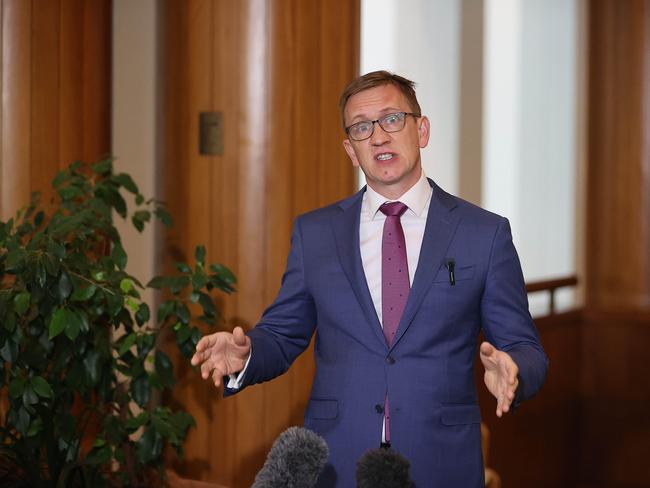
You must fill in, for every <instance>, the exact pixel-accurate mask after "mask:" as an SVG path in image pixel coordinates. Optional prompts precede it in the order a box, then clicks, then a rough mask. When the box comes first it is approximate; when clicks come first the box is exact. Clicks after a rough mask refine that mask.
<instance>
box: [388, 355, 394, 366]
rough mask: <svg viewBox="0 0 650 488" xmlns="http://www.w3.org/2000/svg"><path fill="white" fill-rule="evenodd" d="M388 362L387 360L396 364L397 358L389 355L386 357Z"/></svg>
mask: <svg viewBox="0 0 650 488" xmlns="http://www.w3.org/2000/svg"><path fill="white" fill-rule="evenodd" d="M386 362H387V363H388V364H395V358H394V357H393V356H388V357H387V358H386Z"/></svg>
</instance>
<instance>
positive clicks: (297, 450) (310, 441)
mask: <svg viewBox="0 0 650 488" xmlns="http://www.w3.org/2000/svg"><path fill="white" fill-rule="evenodd" d="M328 456H329V449H328V448H327V443H326V442H325V440H324V439H323V438H322V437H321V436H319V435H318V434H316V433H315V432H312V431H311V430H308V429H305V428H303V427H289V428H288V429H287V430H285V431H284V432H283V433H282V434H280V436H279V437H278V438H277V439H276V440H275V442H274V443H273V446H272V447H271V450H270V451H269V453H268V455H267V456H266V461H265V462H264V466H262V469H261V470H260V471H259V472H258V473H257V476H256V477H255V482H254V483H253V484H252V486H251V488H280V487H283V488H310V487H314V486H316V482H317V481H318V476H319V475H320V473H321V471H322V470H323V468H324V467H325V463H326V462H327V458H328Z"/></svg>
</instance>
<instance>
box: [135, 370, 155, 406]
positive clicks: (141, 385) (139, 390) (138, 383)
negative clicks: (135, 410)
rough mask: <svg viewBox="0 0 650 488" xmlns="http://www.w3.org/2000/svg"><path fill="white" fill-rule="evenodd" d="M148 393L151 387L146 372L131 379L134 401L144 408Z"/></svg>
mask: <svg viewBox="0 0 650 488" xmlns="http://www.w3.org/2000/svg"><path fill="white" fill-rule="evenodd" d="M150 393H151V387H150V385H149V376H148V375H147V373H144V374H141V375H140V376H138V377H136V378H134V379H133V381H131V394H132V395H133V399H134V400H135V402H136V403H137V404H138V405H140V406H141V407H143V408H144V407H145V406H146V405H147V402H148V401H149V395H150Z"/></svg>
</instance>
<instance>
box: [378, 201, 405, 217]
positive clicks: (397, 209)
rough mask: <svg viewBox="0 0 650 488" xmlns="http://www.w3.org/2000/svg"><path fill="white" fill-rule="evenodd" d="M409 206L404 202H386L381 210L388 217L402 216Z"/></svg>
mask: <svg viewBox="0 0 650 488" xmlns="http://www.w3.org/2000/svg"><path fill="white" fill-rule="evenodd" d="M407 208H408V207H407V206H406V204H404V203H402V202H390V203H384V204H383V205H382V206H381V207H379V210H381V213H383V214H384V215H385V216H386V217H401V216H402V215H403V214H404V212H406V209H407Z"/></svg>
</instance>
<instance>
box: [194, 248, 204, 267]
mask: <svg viewBox="0 0 650 488" xmlns="http://www.w3.org/2000/svg"><path fill="white" fill-rule="evenodd" d="M194 256H195V257H196V261H197V262H198V263H200V264H205V246H196V251H194Z"/></svg>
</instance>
